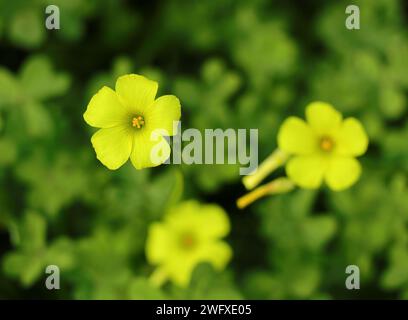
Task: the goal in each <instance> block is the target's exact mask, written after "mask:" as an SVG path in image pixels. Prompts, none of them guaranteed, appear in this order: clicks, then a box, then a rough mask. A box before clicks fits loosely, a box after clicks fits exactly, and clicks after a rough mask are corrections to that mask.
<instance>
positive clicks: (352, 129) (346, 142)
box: [336, 118, 368, 156]
mask: <svg viewBox="0 0 408 320" xmlns="http://www.w3.org/2000/svg"><path fill="white" fill-rule="evenodd" d="M336 145H337V147H336V152H338V153H339V154H341V155H345V156H361V155H362V154H364V153H365V152H366V151H367V147H368V137H367V134H366V132H365V130H364V128H363V125H362V124H361V122H360V121H358V120H357V119H355V118H347V119H346V120H344V121H343V124H342V126H341V128H340V130H339V132H338V134H337V138H336Z"/></svg>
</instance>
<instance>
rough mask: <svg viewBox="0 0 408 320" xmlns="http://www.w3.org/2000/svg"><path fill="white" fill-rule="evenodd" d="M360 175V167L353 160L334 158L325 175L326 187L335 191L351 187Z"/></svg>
mask: <svg viewBox="0 0 408 320" xmlns="http://www.w3.org/2000/svg"><path fill="white" fill-rule="evenodd" d="M360 175H361V165H360V163H359V162H358V161H357V160H356V159H354V158H347V157H334V158H332V159H331V160H330V163H329V166H328V168H327V171H326V173H325V181H326V183H327V185H328V186H329V187H330V188H331V189H332V190H335V191H341V190H344V189H347V188H349V187H351V186H352V185H353V184H354V183H355V182H356V181H357V180H358V179H359V178H360Z"/></svg>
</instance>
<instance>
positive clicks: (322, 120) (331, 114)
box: [306, 102, 342, 135]
mask: <svg viewBox="0 0 408 320" xmlns="http://www.w3.org/2000/svg"><path fill="white" fill-rule="evenodd" d="M306 120H307V122H308V123H309V124H310V126H311V127H312V128H313V130H314V131H315V132H316V133H317V134H319V135H326V134H328V135H330V134H332V133H333V132H336V130H338V129H339V127H340V125H341V121H342V115H341V113H340V112H338V111H337V110H336V109H334V108H333V107H332V106H331V105H330V104H328V103H325V102H312V103H310V104H309V105H308V106H307V107H306Z"/></svg>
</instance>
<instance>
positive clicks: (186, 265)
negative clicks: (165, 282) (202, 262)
mask: <svg viewBox="0 0 408 320" xmlns="http://www.w3.org/2000/svg"><path fill="white" fill-rule="evenodd" d="M198 263H199V261H197V259H196V257H195V256H184V257H183V256H182V257H173V259H172V260H171V261H169V263H167V264H166V265H165V270H166V271H167V273H168V275H169V278H170V279H171V280H172V281H173V282H174V283H175V284H176V285H178V286H180V287H183V288H186V287H188V285H189V283H190V280H191V275H192V274H193V271H194V268H195V267H196V266H197V264H198Z"/></svg>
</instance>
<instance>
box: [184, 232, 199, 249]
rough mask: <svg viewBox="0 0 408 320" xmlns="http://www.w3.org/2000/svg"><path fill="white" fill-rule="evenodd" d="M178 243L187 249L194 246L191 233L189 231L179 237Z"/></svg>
mask: <svg viewBox="0 0 408 320" xmlns="http://www.w3.org/2000/svg"><path fill="white" fill-rule="evenodd" d="M180 244H181V246H182V248H183V249H187V250H189V249H191V248H193V247H194V246H195V244H196V240H195V238H194V236H193V235H191V234H190V233H187V234H184V235H183V236H182V237H181V241H180Z"/></svg>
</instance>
